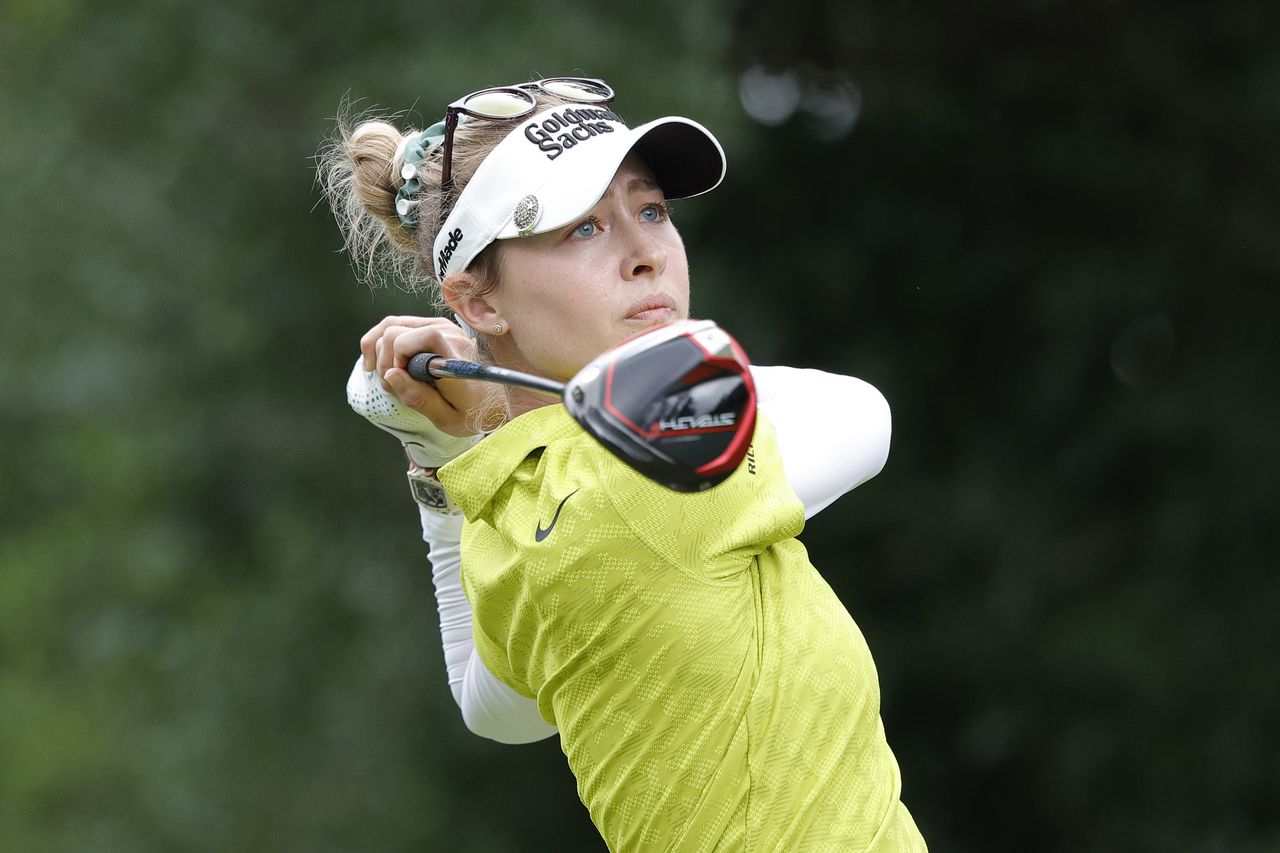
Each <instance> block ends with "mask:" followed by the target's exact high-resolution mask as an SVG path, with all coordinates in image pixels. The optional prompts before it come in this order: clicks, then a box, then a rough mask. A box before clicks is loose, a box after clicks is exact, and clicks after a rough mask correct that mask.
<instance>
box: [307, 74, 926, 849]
mask: <svg viewBox="0 0 1280 853" xmlns="http://www.w3.org/2000/svg"><path fill="white" fill-rule="evenodd" d="M612 101H613V91H612V89H610V88H609V87H608V85H606V84H605V83H603V82H602V81H599V80H586V79H579V78H556V79H549V80H541V81H538V82H534V83H525V84H518V85H515V86H509V87H499V88H493V89H486V90H483V91H480V92H477V93H474V94H472V95H468V96H467V97H465V98H462V99H461V100H459V101H456V102H455V103H454V104H452V105H450V106H449V108H448V110H447V111H446V114H445V117H444V120H443V121H442V122H440V123H439V124H437V125H434V126H432V127H430V128H428V129H426V130H425V131H416V130H410V131H404V132H402V131H400V130H398V129H396V128H395V127H393V126H392V125H391V124H389V123H386V122H382V121H369V122H364V123H362V124H359V125H358V126H357V127H355V128H354V129H351V130H347V129H344V130H343V132H342V133H341V134H340V138H338V139H337V140H335V142H334V143H333V145H332V146H331V148H330V149H329V150H328V151H327V152H326V157H325V160H324V168H323V172H324V178H325V185H326V188H327V190H328V192H329V195H330V200H331V202H332V204H333V207H334V210H335V213H336V214H337V216H338V218H339V221H340V223H341V225H342V227H343V230H344V232H345V234H346V236H347V239H348V249H349V250H350V251H351V252H352V253H353V256H354V257H356V258H359V259H361V261H362V262H368V265H367V266H365V267H364V269H365V271H366V272H369V271H373V270H375V269H376V268H378V265H379V264H380V263H381V262H388V263H390V265H391V267H392V268H394V269H395V270H398V271H400V272H401V273H403V274H404V275H405V276H406V277H407V278H408V280H409V281H410V283H411V284H414V285H421V286H433V285H435V284H437V283H438V287H439V294H440V297H441V301H442V303H443V306H447V308H448V309H449V311H450V312H452V314H453V315H454V317H456V319H457V322H456V323H455V322H453V321H451V320H447V319H444V318H439V317H437V318H420V317H388V318H387V319H385V320H383V321H382V322H381V323H379V324H378V325H377V326H375V327H374V328H373V329H371V330H370V331H369V332H368V333H367V334H366V335H365V336H364V337H363V338H362V339H361V342H360V348H361V353H362V358H361V359H360V361H358V362H357V364H356V367H355V370H354V371H353V374H352V376H351V379H350V381H349V384H348V396H349V399H350V402H351V404H352V406H353V407H354V408H355V409H356V410H357V411H359V412H360V413H362V414H364V415H365V416H366V417H368V418H369V419H370V420H371V421H373V422H374V423H375V424H377V425H378V426H380V427H382V428H384V429H386V430H387V431H389V432H391V433H393V434H394V435H396V436H397V437H398V438H399V439H400V440H401V441H402V442H403V443H404V445H405V447H406V450H407V453H408V456H409V459H410V470H409V476H410V480H411V482H412V484H413V487H414V488H413V492H414V495H415V497H416V498H417V500H418V503H419V507H420V515H421V519H422V529H423V534H424V537H425V539H426V541H427V543H428V545H429V548H430V558H431V563H432V568H433V579H434V581H435V586H436V595H437V599H438V606H439V610H440V617H441V630H442V634H443V640H444V649H445V658H446V663H447V667H448V672H449V684H450V687H451V689H452V691H453V695H454V698H455V699H456V700H457V701H458V704H459V706H460V708H461V710H462V716H463V719H464V720H465V722H466V724H467V726H468V727H469V728H470V729H471V730H472V731H474V732H476V733H477V734H480V735H483V736H485V737H489V738H493V739H495V740H499V741H504V742H512V743H516V742H526V741H532V740H537V739H540V738H545V737H549V736H551V735H553V734H558V735H559V737H560V743H561V747H562V748H563V750H564V753H565V755H566V756H567V757H568V761H569V766H570V767H571V768H572V770H573V773H574V775H575V777H576V778H577V784H578V793H579V795H580V796H581V798H582V801H583V803H584V804H586V806H587V808H588V810H589V811H590V813H591V818H592V820H593V821H594V822H595V825H596V826H597V827H598V828H599V830H600V833H601V834H602V835H603V836H604V839H605V841H606V843H607V844H608V845H609V847H610V849H612V850H619V851H622V850H625V851H633V850H634V851H649V850H673V851H701V850H708V851H710V850H726V851H739V850H752V851H755V850H759V851H766V850H767V851H801V850H815V851H816V850H831V851H855V850H876V851H899V850H908V851H917V850H924V849H925V844H924V841H923V839H922V838H921V836H920V833H919V831H918V830H917V828H916V826H915V823H914V822H913V820H912V818H911V815H910V813H909V812H908V811H907V808H906V806H905V805H904V804H903V803H902V800H901V798H900V790H901V784H900V780H899V775H898V766H897V763H896V762H895V760H894V757H893V754H892V753H891V752H890V750H889V746H888V743H887V742H886V740H885V733H884V728H883V726H882V724H881V720H880V714H879V711H880V694H879V686H878V684H877V678H876V671H875V666H874V664H873V663H872V660H871V655H870V652H869V651H868V649H867V645H866V642H865V641H864V639H863V637H862V635H861V633H860V632H859V631H858V628H857V626H856V625H855V624H854V622H853V620H852V619H851V618H850V616H849V614H848V612H847V611H846V610H845V608H844V606H843V605H842V604H841V603H840V601H839V600H838V599H837V598H836V596H835V594H834V593H833V592H832V590H831V588H830V587H829V586H828V585H827V584H826V583H825V582H824V581H823V580H822V578H821V576H820V575H819V574H818V572H817V570H815V569H814V567H813V566H812V565H811V564H810V563H809V560H808V556H807V554H806V552H805V549H804V547H803V546H802V545H801V544H800V543H799V542H798V541H797V540H796V538H795V537H796V536H797V534H799V533H800V530H801V528H802V527H803V526H804V520H805V518H807V517H809V516H812V515H813V514H814V513H817V512H818V511H820V510H821V509H823V508H824V507H826V506H827V505H829V504H830V503H831V502H832V501H834V500H835V499H836V498H838V497H839V496H840V495H842V494H844V493H845V492H846V491H848V490H849V489H852V488H853V487H854V486H857V485H858V484H860V483H862V482H864V481H865V480H867V479H869V478H870V477H872V476H874V475H875V474H876V473H877V472H878V471H879V470H880V468H881V467H882V466H883V464H884V460H885V457H886V455H887V453H888V444H889V412H888V408H887V406H886V404H885V402H884V400H883V398H882V397H881V396H880V394H879V393H878V392H877V391H876V390H875V389H874V388H872V387H870V386H869V385H867V384H866V383H864V382H861V381H860V380H857V379H853V378H850V377H844V376H836V375H832V374H827V373H821V372H817V371H811V370H794V369H789V368H782V367H771V368H759V367H757V368H752V371H753V376H754V379H755V383H756V386H757V389H758V394H759V417H758V420H757V426H756V430H755V434H754V439H753V442H752V450H751V453H750V455H749V456H748V458H747V461H746V462H745V463H744V464H742V465H741V466H740V467H739V469H738V470H737V471H736V472H735V473H734V474H733V475H732V476H731V477H730V478H729V479H728V480H726V481H725V482H724V483H722V484H720V485H719V486H716V487H715V488H713V489H710V490H709V491H706V492H702V493H698V494H682V493H678V492H675V491H672V490H670V489H667V488H665V487H663V486H661V485H658V484H656V483H654V482H652V481H650V480H647V479H645V478H644V477H642V476H641V475H640V474H638V473H636V472H635V471H633V470H632V469H630V468H628V467H626V466H625V465H623V463H621V462H620V461H618V460H617V459H616V458H615V457H614V456H612V455H610V454H609V453H608V452H607V451H605V450H604V449H603V448H602V447H601V446H600V445H599V444H597V443H596V442H595V441H594V440H593V439H592V438H591V437H589V436H588V435H586V434H585V433H584V432H583V431H582V429H581V428H579V427H578V425H577V424H576V423H575V422H574V421H573V420H572V419H571V418H570V417H569V416H568V414H567V413H566V412H565V409H564V407H563V405H559V404H557V403H555V402H554V400H553V398H551V397H548V396H545V395H542V394H538V393H535V392H529V391H523V390H504V391H497V390H495V386H486V385H482V384H479V383H468V382H463V381H458V380H447V379H445V380H440V381H439V382H438V383H436V384H434V385H432V384H425V383H421V382H417V381H415V380H414V379H412V378H411V377H410V376H409V374H408V373H407V372H406V370H405V367H406V364H407V361H408V359H409V358H410V357H411V356H413V355H414V354H415V353H418V352H423V351H429V352H434V353H438V354H443V355H446V356H449V357H457V358H468V359H477V360H481V361H487V362H491V363H494V364H498V365H502V366H505V367H510V368H515V369H518V370H522V371H526V372H530V373H535V374H539V375H542V376H546V377H550V378H552V379H556V380H561V381H564V380H567V379H569V378H570V377H571V376H572V375H573V374H574V373H576V372H577V371H578V370H579V369H580V368H581V367H583V366H584V365H585V364H586V363H587V362H588V361H589V360H591V359H592V358H593V357H595V356H596V355H598V354H600V353H601V352H603V351H604V350H606V349H608V348H609V347H611V346H613V345H615V344H617V343H619V342H621V341H623V340H625V339H627V338H629V337H631V336H632V335H634V334H636V333H637V332H640V331H643V330H645V329H649V328H652V327H655V326H658V325H662V324H665V323H668V322H671V321H675V320H681V319H684V318H686V317H687V316H688V313H689V269H688V261H687V259H686V256H685V249H684V246H683V244H682V243H681V241H680V235H679V233H678V232H677V231H676V228H675V225H674V224H673V223H672V221H671V219H670V217H669V215H668V212H667V204H666V201H667V199H670V198H684V197H688V196H694V195H698V194H700V193H703V192H706V191H708V190H710V189H712V188H713V187H715V186H716V185H717V184H718V183H719V182H720V180H721V178H722V177H723V175H724V169H725V161H724V155H723V152H722V150H721V148H720V145H719V143H718V142H717V141H716V139H715V138H714V137H713V136H712V135H711V134H710V133H709V132H708V131H707V130H706V129H705V128H703V127H702V126H700V125H699V124H697V123H695V122H693V121H690V120H688V119H684V118H674V117H669V118H662V119H658V120H656V121H652V122H649V123H648V124H644V125H642V126H640V127H637V128H634V129H631V128H628V127H627V125H626V124H624V123H623V121H622V119H621V118H619V116H618V115H617V114H616V113H615V112H613V110H612V107H611V103H612ZM482 436H483V437H482Z"/></svg>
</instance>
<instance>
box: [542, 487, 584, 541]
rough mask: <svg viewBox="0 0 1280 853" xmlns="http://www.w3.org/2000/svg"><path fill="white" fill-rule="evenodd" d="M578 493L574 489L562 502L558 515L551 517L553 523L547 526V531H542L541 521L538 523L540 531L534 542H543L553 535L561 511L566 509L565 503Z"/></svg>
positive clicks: (557, 511) (558, 508)
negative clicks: (552, 531)
mask: <svg viewBox="0 0 1280 853" xmlns="http://www.w3.org/2000/svg"><path fill="white" fill-rule="evenodd" d="M577 493H578V490H577V489H574V490H573V491H572V492H570V493H569V494H567V495H565V496H564V500H562V501H560V506H558V507H556V514H555V515H553V516H551V523H550V524H548V525H547V529H546V530H543V529H542V522H541V521H539V522H538V529H537V531H536V532H535V533H534V534H533V540H534V541H535V542H541V541H542V540H543V539H546V538H547V537H548V536H550V535H551V529H552V528H553V527H555V526H556V522H557V521H559V520H560V510H562V509H564V505H565V501H567V500H569V498H571V497H573V496H574V495H576V494H577Z"/></svg>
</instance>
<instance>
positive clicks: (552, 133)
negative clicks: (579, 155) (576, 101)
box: [524, 107, 625, 160]
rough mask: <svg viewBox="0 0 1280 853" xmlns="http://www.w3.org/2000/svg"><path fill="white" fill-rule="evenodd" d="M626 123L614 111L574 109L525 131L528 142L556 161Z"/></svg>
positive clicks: (585, 108) (588, 108)
mask: <svg viewBox="0 0 1280 853" xmlns="http://www.w3.org/2000/svg"><path fill="white" fill-rule="evenodd" d="M610 122H617V123H618V124H620V125H624V126H625V123H624V122H623V121H622V118H621V116H619V115H618V114H617V113H615V112H614V111H613V110H606V109H603V108H601V107H570V108H569V109H567V110H561V111H560V112H556V113H551V114H550V115H549V116H547V117H546V118H544V119H543V120H542V121H540V122H532V123H530V125H529V126H528V127H526V128H525V129H524V138H525V139H527V140H529V141H530V142H532V143H533V144H534V145H536V146H538V148H539V149H540V150H542V151H545V152H547V159H548V160H554V159H556V158H557V157H559V156H560V155H561V154H563V153H564V152H565V151H567V150H568V149H570V148H572V147H574V146H575V145H577V144H578V143H579V142H586V141H587V140H588V139H591V138H592V137H595V136H599V135H600V134H602V133H613V130H614V128H613V125H612V124H610Z"/></svg>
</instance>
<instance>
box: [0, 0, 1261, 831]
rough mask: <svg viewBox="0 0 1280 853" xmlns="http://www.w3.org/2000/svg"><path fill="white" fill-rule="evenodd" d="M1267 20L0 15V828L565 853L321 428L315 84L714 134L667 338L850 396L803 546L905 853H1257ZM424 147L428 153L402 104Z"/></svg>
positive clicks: (391, 10) (553, 769)
mask: <svg viewBox="0 0 1280 853" xmlns="http://www.w3.org/2000/svg"><path fill="white" fill-rule="evenodd" d="M1277 34H1280V5H1277V4H1274V3H1262V2H1260V0H1259V2H1245V3H1234V4H1208V3H1190V2H1177V1H1176V0H1175V2H1161V3H1156V2H1150V0H1147V2H1104V0H1083V2H1073V3H1066V2H1059V0H1024V2H1017V3H976V4H945V3H937V4H923V3H920V2H918V0H893V1H892V2H879V0H877V2H834V0H832V1H831V2H813V1H812V0H810V2H803V1H802V2H786V3H784V2H778V0H737V2H733V0H714V2H705V3H688V2H671V0H661V2H656V3H650V4H622V5H617V6H613V7H611V6H608V5H604V4H592V5H588V4H571V3H566V2H562V0H547V2H542V3H537V4H535V3H519V2H517V3H509V4H502V5H485V4H477V3H454V4H448V5H445V4H439V3H430V2H427V3H423V2H420V3H392V2H387V0H371V2H366V3H364V4H348V3H338V2H333V1H332V0H313V2H305V3H304V2H298V0H272V2H249V0H228V1H227V2H221V3H206V4H195V3H191V2H186V0H133V2H128V0H120V2H114V0H113V1H112V2H99V3H92V4H91V3H87V2H83V1H82V0H81V2H77V0H0V276H2V277H3V281H4V286H3V289H2V290H0V347H2V348H3V350H2V353H0V354H2V355H3V360H2V362H0V447H2V448H3V449H2V450H0V849H4V850H6V851H7V850H14V851H43V850H51V851H53V850H57V851H61V850H74V851H82V850H83V851H114V850H120V851H170V850H191V851H230V850H236V851H238V850H261V851H406V850H469V851H472V850H473V851H526V850H527V851H546V850H599V849H602V845H601V844H600V842H599V840H598V837H597V835H596V833H595V831H594V829H593V828H592V826H591V824H590V822H589V821H588V819H587V816H586V813H585V810H584V809H583V807H582V806H581V804H580V803H579V802H578V800H577V797H576V794H575V790H574V785H573V780H572V778H571V776H570V774H569V772H568V769H567V768H566V766H565V763H564V760H563V756H562V755H561V754H560V752H559V749H558V746H557V744H556V743H555V742H554V741H552V742H547V743H542V744H538V745H535V746H525V747H503V746H499V745H497V744H493V743H490V742H487V741H484V740H481V739H479V738H476V737H474V736H471V735H470V734H468V733H467V732H466V730H465V728H464V727H463V725H462V722H461V719H460V717H459V715H458V713H457V710H456V708H455V707H454V705H453V702H452V699H451V698H450V696H449V692H448V690H447V688H446V685H445V679H444V673H443V665H442V660H441V655H440V649H439V635H438V633H437V628H436V616H435V610H434V601H433V598H432V593H431V585H430V578H429V573H428V567H427V565H426V561H425V557H424V550H423V548H422V545H421V543H420V542H419V540H418V533H417V524H416V515H415V510H414V507H413V504H412V503H411V502H410V501H409V500H408V497H407V491H406V487H405V484H404V481H403V478H402V475H401V471H402V468H403V466H402V463H401V459H400V456H399V451H398V448H397V447H396V446H395V443H394V442H393V441H392V440H391V439H389V438H387V437H386V436H383V435H382V434H380V433H378V432H376V431H375V430H373V429H372V428H370V427H368V426H367V425H365V424H364V423H363V422H362V421H360V419H359V418H357V417H356V416H354V415H352V414H351V413H350V412H349V411H348V410H347V408H346V406H345V401H344V397H343V383H344V380H345V377H346V373H347V370H348V369H349V367H350V365H351V362H352V361H353V359H354V358H355V355H356V341H357V339H358V337H359V335H360V334H361V333H362V332H363V331H364V330H365V329H366V328H367V327H368V326H370V325H372V324H373V323H374V322H375V321H376V320H377V319H379V318H380V317H381V316H383V315H384V314H388V313H401V312H411V313H412V312H418V313H421V312H425V311H427V310H428V306H427V304H426V302H425V300H423V299H421V298H418V297H414V296H410V295H407V294H404V293H400V292H397V291H395V290H394V289H384V290H379V291H370V290H368V289H366V288H364V287H362V286H361V285H359V284H357V283H356V282H355V281H354V277H353V275H352V273H351V270H350V268H349V266H348V264H347V260H346V258H345V257H344V256H342V255H341V254H340V253H339V252H338V251H337V250H338V249H339V247H340V244H341V240H340V237H339V234H338V232H337V229H336V227H335V225H334V223H333V220H332V217H331V216H330V215H329V213H328V211H327V209H325V207H324V206H323V204H321V203H320V196H319V193H318V192H317V190H316V187H315V185H314V177H315V175H314V163H313V160H312V157H313V155H314V152H315V151H316V149H317V148H318V147H319V145H320V143H321V141H322V139H323V138H324V137H325V136H326V135H327V134H328V133H330V132H331V130H332V117H333V115H334V114H335V112H336V110H337V108H338V104H339V102H340V101H341V100H342V99H343V98H344V97H345V96H348V95H350V96H351V97H352V98H354V99H356V100H357V101H358V102H359V105H360V106H362V107H375V106H380V107H382V108H384V109H385V110H387V111H398V110H406V109H414V110H416V115H417V116H418V117H419V118H420V119H421V120H422V121H423V122H426V123H429V122H431V121H434V120H436V119H437V118H438V117H439V115H440V114H441V113H442V110H443V106H444V105H445V104H446V103H447V102H448V101H450V100H452V99H453V98H455V97H457V96H459V95H461V94H463V93H465V92H468V91H471V90H472V89H476V88H479V87H482V86H485V85H491V84H498V83H507V82H514V81H518V80H524V79H528V78H530V77H531V76H535V75H536V76H542V75H550V74H563V73H573V72H583V73H587V74H590V75H594V76H602V77H605V78H607V79H608V80H610V81H611V82H612V83H613V84H614V86H615V87H616V88H617V89H618V91H619V93H620V97H619V100H618V102H617V108H618V109H619V111H620V112H622V113H623V115H625V116H627V117H628V118H630V119H632V120H637V121H638V120H646V119H649V118H652V117H655V116H657V115H662V114H667V113H676V114H685V115H690V116H693V117H695V118H697V119H699V120H700V121H702V122H703V123H705V124H707V125H708V126H709V127H711V128H712V129H713V130H714V131H715V132H716V133H717V135H718V136H719V137H720V139H721V141H722V142H723V143H724V146H725V148H726V151H727V153H728V158H729V163H730V170H729V175H728V179H727V181H726V183H725V184H724V185H723V186H722V187H721V188H719V189H718V190H716V192H714V193H712V194H711V195H709V196H707V197H705V198H702V199H697V200H692V201H687V202H684V203H681V204H679V205H677V207H676V210H675V217H676V220H677V222H678V223H679V225H680V227H681V229H682V232H683V234H684V237H685V240H686V244H687V246H688V249H689V255H690V261H691V265H692V269H693V278H694V290H695V304H694V308H695V312H697V313H699V314H701V315H703V316H710V317H714V318H715V319H717V320H719V321H720V322H721V323H722V324H723V325H724V326H725V327H726V328H728V329H730V330H732V331H733V332H734V333H735V334H736V335H737V336H738V337H739V338H740V340H741V341H742V342H743V344H744V346H745V347H746V349H747V351H748V352H749V353H751V354H752V356H753V358H754V360H756V361H757V362H760V363H786V364H794V365H800V366H816V367H821V368H825V369H828V370H834V371H840V372H846V373H852V374H854V375H858V376H861V377H864V378H866V379H868V380H869V381H871V382H872V383H874V384H875V385H877V386H878V387H879V388H880V389H881V390H882V391H883V392H884V393H885V395H886V396H887V397H888V399H889V401H890V403H891V404H892V406H893V409H894V416H895V438H894V447H893V451H892V454H891V456H890V461H889V464H888V467H887V468H886V469H885V471H884V472H883V473H882V474H881V475H880V476H879V477H878V478H876V479H875V480H873V481H872V482H871V483H870V484H868V485H867V486H865V487H863V488H861V489H858V490H857V491H855V492H854V493H852V494H851V495H849V496H848V497H846V498H845V499H843V500H842V501H841V502H840V503H838V504H837V505H836V506H834V507H832V508H831V509H829V510H827V511H826V512H824V513H823V514H822V515H821V516H819V517H817V518H816V519H815V520H814V521H813V522H812V523H811V524H810V525H809V528H808V529H807V530H806V531H805V533H804V535H803V537H802V538H803V540H804V541H805V543H806V544H807V545H808V547H809V548H810V551H811V553H812V555H813V558H814V561H815V563H816V565H818V567H819V568H820V569H821V570H822V571H823V573H824V574H825V576H826V577H827V578H828V579H829V580H830V582H831V583H832V585H833V586H834V587H835V588H836V590H837V591H838V592H839V594H840V595H841V597H842V599H843V600H844V601H845V602H846V604H847V605H848V607H849V609H850V611H851V612H852V613H853V615H854V618H855V619H856V620H857V621H858V623H859V625H860V626H861V627H862V629H863V631H864V633H865V634H866V635H867V637H868V639H869V641H870V643H871V647H872V650H873V652H874V654H875V656H876V661H877V664H878V666H879V670H880V676H881V680H882V684H883V690H884V706H883V712H884V718H885V722H886V726H887V729H888V733H889V739H890V743H891V744H892V746H893V748H894V750H895V752H896V754H897V756H898V758H899V760H900V763H901V765H902V771H903V778H904V783H905V788H904V798H905V800H906V802H907V803H908V805H909V806H910V807H911V809H912V811H913V812H914V814H915V816H916V818H917V820H918V822H919V824H920V826H921V828H922V829H923V831H924V833H925V835H926V837H927V838H928V839H929V841H930V844H931V847H932V849H934V850H937V851H992V850H999V851H1028V850H1032V851H1080V850H1097V851H1275V850H1280V817H1278V815H1280V802H1278V799H1280V798H1278V796H1277V791H1278V790H1280V677H1278V676H1277V666H1276V663H1275V657H1276V655H1277V653H1278V652H1280V630H1278V629H1277V624H1280V620H1278V619H1277V616H1276V612H1277V610H1280V572H1277V568H1278V566H1280V560H1278V559H1277V557H1278V555H1280V547H1277V546H1278V542H1277V539H1278V535H1277V527H1278V526H1280V525H1278V524H1277V521H1278V519H1277V507H1280V488H1278V486H1277V483H1278V481H1280V477H1278V476H1277V472H1278V471H1280V436H1278V429H1280V405H1278V404H1280V394H1277V391H1276V387H1277V380H1276V376H1277V373H1280V344H1277V341H1276V334H1275V330H1274V327H1275V326H1276V324H1277V320H1278V319H1280V292H1278V284H1280V155H1278V152H1280V43H1278V41H1277ZM419 126H421V124H419Z"/></svg>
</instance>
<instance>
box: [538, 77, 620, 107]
mask: <svg viewBox="0 0 1280 853" xmlns="http://www.w3.org/2000/svg"><path fill="white" fill-rule="evenodd" d="M542 91H544V92H550V93H551V94H553V95H559V96H560V97H562V98H567V99H568V100H571V101H577V102H579V103H593V102H596V101H607V100H609V99H610V98H611V97H613V92H612V91H610V89H609V87H608V86H602V85H600V84H599V83H596V82H595V81H593V80H581V79H575V78H570V77H562V78H560V79H558V80H544V81H543V83H542Z"/></svg>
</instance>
